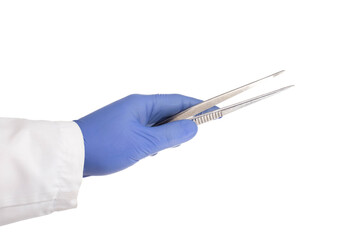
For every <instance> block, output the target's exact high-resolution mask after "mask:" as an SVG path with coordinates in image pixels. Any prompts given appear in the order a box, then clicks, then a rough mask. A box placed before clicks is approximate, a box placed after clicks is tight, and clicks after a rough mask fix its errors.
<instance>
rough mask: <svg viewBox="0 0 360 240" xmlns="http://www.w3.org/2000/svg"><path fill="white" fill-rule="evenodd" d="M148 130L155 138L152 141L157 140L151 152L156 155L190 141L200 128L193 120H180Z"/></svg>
mask: <svg viewBox="0 0 360 240" xmlns="http://www.w3.org/2000/svg"><path fill="white" fill-rule="evenodd" d="M147 129H148V131H149V134H151V135H152V136H153V138H150V139H156V140H157V142H156V144H152V146H153V148H154V149H151V151H150V152H153V153H155V152H159V151H161V150H163V149H166V148H169V147H173V146H176V145H179V144H181V143H184V142H186V141H189V140H190V139H192V138H193V137H194V136H195V135H196V133H197V129H198V128H197V125H196V123H194V122H193V121H191V120H180V121H174V122H171V123H166V124H163V125H161V126H157V127H147Z"/></svg>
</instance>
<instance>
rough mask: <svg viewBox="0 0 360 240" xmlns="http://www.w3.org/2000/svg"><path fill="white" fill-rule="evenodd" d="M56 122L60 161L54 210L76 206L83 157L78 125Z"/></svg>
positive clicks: (82, 142)
mask: <svg viewBox="0 0 360 240" xmlns="http://www.w3.org/2000/svg"><path fill="white" fill-rule="evenodd" d="M57 124H58V127H59V128H58V129H59V135H60V139H59V140H60V141H59V142H60V147H59V149H60V162H59V168H58V173H59V180H58V193H57V196H56V198H55V201H54V211H60V210H65V209H70V208H75V207H76V206H77V196H78V192H79V188H80V185H81V181H82V177H83V167H84V158H85V148H84V140H83V135H82V132H81V130H80V128H79V126H78V125H77V124H76V123H74V122H57Z"/></svg>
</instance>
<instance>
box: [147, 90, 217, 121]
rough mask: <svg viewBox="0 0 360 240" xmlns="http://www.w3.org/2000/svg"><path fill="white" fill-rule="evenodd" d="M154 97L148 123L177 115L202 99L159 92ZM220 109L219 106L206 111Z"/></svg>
mask: <svg viewBox="0 0 360 240" xmlns="http://www.w3.org/2000/svg"><path fill="white" fill-rule="evenodd" d="M152 96H153V98H154V101H153V107H152V111H151V112H150V116H149V118H148V124H149V125H152V124H154V123H157V122H159V121H161V120H163V119H166V118H167V117H170V116H172V115H175V114H176V113H179V112H181V111H183V110H185V109H187V108H189V107H192V106H194V105H196V104H198V103H200V102H202V100H199V99H196V98H192V97H187V96H184V95H180V94H163V95H161V94H158V95H152ZM216 109H218V108H217V107H212V108H210V109H208V110H206V111H204V112H208V111H213V110H216Z"/></svg>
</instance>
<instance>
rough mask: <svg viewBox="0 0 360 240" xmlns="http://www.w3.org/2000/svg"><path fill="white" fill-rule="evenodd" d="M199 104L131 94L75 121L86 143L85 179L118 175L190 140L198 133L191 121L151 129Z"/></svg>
mask: <svg viewBox="0 0 360 240" xmlns="http://www.w3.org/2000/svg"><path fill="white" fill-rule="evenodd" d="M199 102H201V101H200V100H198V99H195V98H190V97H185V96H182V95H179V94H169V95H161V94H157V95H138V94H134V95H130V96H127V97H125V98H123V99H120V100H118V101H116V102H114V103H111V104H109V105H107V106H105V107H103V108H101V109H99V110H97V111H95V112H93V113H91V114H89V115H87V116H85V117H83V118H81V119H79V120H75V122H76V123H77V124H78V125H79V127H80V129H81V131H82V134H83V137H84V142H85V164H84V176H91V175H105V174H110V173H114V172H117V171H120V170H122V169H124V168H127V167H129V166H131V165H133V164H134V163H136V162H137V161H139V160H140V159H142V158H144V157H146V156H149V155H152V154H155V153H157V152H159V151H161V150H163V149H165V148H169V147H173V146H176V145H179V144H181V143H183V142H186V141H188V140H190V139H191V138H193V137H194V136H195V134H196V132H197V125H196V124H195V123H194V122H193V121H191V120H180V121H174V122H171V123H166V124H163V125H161V126H157V127H151V126H152V125H153V124H155V123H156V122H158V121H160V120H163V119H165V118H167V117H169V116H171V115H174V114H176V113H178V112H180V111H182V110H184V109H186V108H189V107H191V106H193V105H195V104H197V103H199ZM214 108H216V107H214ZM214 108H212V109H209V110H208V111H211V110H214Z"/></svg>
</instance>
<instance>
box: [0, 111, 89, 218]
mask: <svg viewBox="0 0 360 240" xmlns="http://www.w3.org/2000/svg"><path fill="white" fill-rule="evenodd" d="M83 165H84V140H83V136H82V133H81V130H80V128H79V127H78V125H77V124H76V123H74V122H70V121H69V122H65V121H64V122H51V121H33V120H25V119H13V118H0V225H4V224H8V223H12V222H16V221H19V220H24V219H28V218H33V217H38V216H42V215H46V214H49V213H52V212H54V211H59V210H65V209H70V208H75V207H76V206H77V195H78V191H79V188H80V184H81V180H82V176H83Z"/></svg>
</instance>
